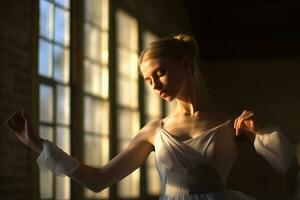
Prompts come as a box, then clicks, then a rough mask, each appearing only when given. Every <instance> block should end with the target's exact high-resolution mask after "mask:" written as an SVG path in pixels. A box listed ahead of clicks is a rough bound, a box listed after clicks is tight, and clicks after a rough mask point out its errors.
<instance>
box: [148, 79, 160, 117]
mask: <svg viewBox="0 0 300 200" xmlns="http://www.w3.org/2000/svg"><path fill="white" fill-rule="evenodd" d="M145 86H146V88H145V89H146V90H145V101H146V107H145V111H146V114H147V116H148V117H150V118H151V119H153V120H154V119H156V118H160V117H161V113H162V109H161V108H162V106H161V105H162V104H161V98H160V97H159V96H158V95H157V94H156V93H155V92H154V90H153V89H152V88H151V86H150V85H149V84H148V83H145ZM153 108H157V109H153Z"/></svg>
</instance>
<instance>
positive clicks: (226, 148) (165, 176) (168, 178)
mask: <svg viewBox="0 0 300 200" xmlns="http://www.w3.org/2000/svg"><path fill="white" fill-rule="evenodd" d="M160 122H161V123H160V127H159V128H158V129H157V132H156V136H155V142H154V144H155V157H156V165H157V169H158V172H159V175H160V179H161V183H162V195H161V197H160V199H159V200H184V199H189V200H227V199H228V200H229V199H230V200H253V199H255V198H254V197H250V196H248V195H246V194H243V193H241V192H238V191H229V190H226V189H225V183H226V181H227V177H228V175H229V172H230V170H231V168H232V166H233V164H234V162H235V160H236V158H237V155H238V148H237V145H236V143H235V134H234V130H233V128H232V127H231V126H230V121H227V122H225V123H223V124H220V125H219V126H216V127H214V128H212V129H209V130H207V131H205V132H203V133H202V134H201V135H200V136H198V137H195V138H192V139H189V140H185V141H180V140H178V139H176V138H175V137H173V135H172V134H171V133H169V132H168V131H167V130H165V129H164V128H163V121H162V120H161V121H160ZM261 137H264V136H263V135H262V136H261ZM278 138H279V140H281V139H282V138H283V137H278ZM259 141H261V140H259ZM268 142H269V143H268V144H267V145H266V146H264V145H265V143H261V144H260V146H259V148H260V149H264V148H267V149H272V152H277V148H278V146H276V145H275V146H274V148H273V146H272V145H271V144H270V143H272V139H271V138H270V140H269V141H268ZM279 146H280V145H279ZM259 152H260V154H261V155H263V156H264V157H267V160H268V161H270V160H272V159H273V157H270V156H268V154H265V152H264V151H259ZM276 162H285V160H283V159H281V160H279V161H276Z"/></svg>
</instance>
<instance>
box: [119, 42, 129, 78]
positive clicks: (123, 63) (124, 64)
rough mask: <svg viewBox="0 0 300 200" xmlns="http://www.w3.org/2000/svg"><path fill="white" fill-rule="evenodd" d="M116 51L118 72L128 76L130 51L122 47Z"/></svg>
mask: <svg viewBox="0 0 300 200" xmlns="http://www.w3.org/2000/svg"><path fill="white" fill-rule="evenodd" d="M117 51H118V54H117V57H118V59H117V67H118V73H120V75H123V76H127V77H130V70H129V69H130V67H131V66H130V64H131V63H130V52H129V51H128V50H126V49H125V48H122V47H120V48H118V49H117Z"/></svg>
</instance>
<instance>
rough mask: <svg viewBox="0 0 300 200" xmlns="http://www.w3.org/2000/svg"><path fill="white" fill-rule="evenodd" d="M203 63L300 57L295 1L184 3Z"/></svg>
mask: <svg viewBox="0 0 300 200" xmlns="http://www.w3.org/2000/svg"><path fill="white" fill-rule="evenodd" d="M185 5H186V8H187V11H188V14H189V16H190V20H191V23H192V28H193V32H194V35H195V37H196V39H197V41H198V43H199V48H200V56H201V58H202V59H204V60H216V59H218V60H219V59H239V58H242V59H245V58H248V59H249V58H250V59H253V58H266V57H274V56H281V57H282V56H298V57H299V55H300V23H299V19H300V4H299V2H297V1H294V2H289V1H280V2H276V1H269V2H266V1H229V2H228V1H185Z"/></svg>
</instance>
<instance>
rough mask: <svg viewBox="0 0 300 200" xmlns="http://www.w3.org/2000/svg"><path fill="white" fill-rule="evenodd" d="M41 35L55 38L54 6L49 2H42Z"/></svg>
mask: <svg viewBox="0 0 300 200" xmlns="http://www.w3.org/2000/svg"><path fill="white" fill-rule="evenodd" d="M40 35H42V36H44V37H46V38H48V39H50V40H51V39H52V38H53V5H52V4H51V3H49V2H47V1H44V0H42V1H40Z"/></svg>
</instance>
